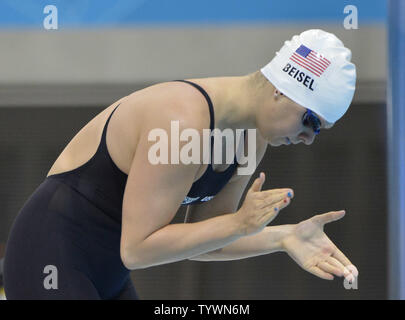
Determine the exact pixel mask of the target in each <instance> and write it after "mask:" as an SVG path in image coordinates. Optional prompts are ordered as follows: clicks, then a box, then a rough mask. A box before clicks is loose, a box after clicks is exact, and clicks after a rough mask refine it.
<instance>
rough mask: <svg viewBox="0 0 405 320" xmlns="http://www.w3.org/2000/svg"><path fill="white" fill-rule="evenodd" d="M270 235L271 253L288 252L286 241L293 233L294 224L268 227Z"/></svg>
mask: <svg viewBox="0 0 405 320" xmlns="http://www.w3.org/2000/svg"><path fill="white" fill-rule="evenodd" d="M266 228H267V229H268V233H269V244H270V245H271V246H272V248H271V252H275V251H277V252H286V251H287V249H286V245H285V244H286V240H287V239H288V238H289V237H290V235H291V234H292V233H293V229H294V225H293V224H283V225H279V226H268V227H266Z"/></svg>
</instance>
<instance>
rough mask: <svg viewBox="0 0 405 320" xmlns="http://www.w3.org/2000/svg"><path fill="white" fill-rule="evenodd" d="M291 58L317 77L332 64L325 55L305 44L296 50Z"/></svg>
mask: <svg viewBox="0 0 405 320" xmlns="http://www.w3.org/2000/svg"><path fill="white" fill-rule="evenodd" d="M290 60H292V61H294V62H295V63H296V64H298V65H300V66H301V67H303V68H305V69H307V70H308V71H309V72H311V73H313V74H314V75H316V76H317V77H320V76H321V74H322V73H323V72H324V71H325V70H326V69H327V68H328V67H329V65H330V61H329V60H328V59H326V58H325V57H324V56H323V55H321V54H320V53H317V52H315V51H314V50H311V49H309V48H308V47H306V46H304V45H303V44H302V45H301V46H300V47H299V48H298V49H297V50H295V52H294V53H293V54H292V55H291V57H290Z"/></svg>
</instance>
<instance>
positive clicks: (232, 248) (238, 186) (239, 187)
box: [186, 177, 292, 261]
mask: <svg viewBox="0 0 405 320" xmlns="http://www.w3.org/2000/svg"><path fill="white" fill-rule="evenodd" d="M246 180H249V178H248V177H245V178H242V179H240V180H239V181H236V182H233V183H228V184H227V185H226V186H225V188H224V189H223V190H221V192H220V193H219V194H218V195H217V197H216V198H214V199H213V200H211V201H208V202H206V203H204V204H202V205H198V206H189V209H188V210H187V214H186V222H197V221H201V220H203V219H207V218H210V217H213V216H217V215H220V214H221V213H223V212H236V210H237V207H238V203H239V201H240V198H241V195H242V193H243V190H244V188H245V187H246V185H247V182H246ZM210 202H211V203H210ZM291 228H292V225H280V226H267V227H265V228H264V229H263V230H262V231H260V232H259V233H256V234H254V235H250V236H244V237H241V238H239V239H237V240H235V241H233V242H232V243H230V244H228V245H226V246H224V247H222V248H218V249H216V250H213V251H210V252H206V253H203V254H200V255H197V256H194V257H191V258H189V260H194V261H226V260H238V259H244V258H249V257H255V256H259V255H264V254H269V253H273V252H278V251H284V248H283V245H282V244H283V239H284V237H285V236H287V235H289V233H290V232H291Z"/></svg>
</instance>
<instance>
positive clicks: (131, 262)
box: [120, 247, 144, 271]
mask: <svg viewBox="0 0 405 320" xmlns="http://www.w3.org/2000/svg"><path fill="white" fill-rule="evenodd" d="M120 255H121V261H122V264H123V265H124V267H125V268H127V269H128V270H131V271H132V270H137V269H143V268H144V266H142V265H141V263H140V260H139V259H137V258H136V254H135V253H134V250H128V248H124V247H121V250H120Z"/></svg>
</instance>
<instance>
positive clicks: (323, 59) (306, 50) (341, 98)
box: [260, 29, 356, 123]
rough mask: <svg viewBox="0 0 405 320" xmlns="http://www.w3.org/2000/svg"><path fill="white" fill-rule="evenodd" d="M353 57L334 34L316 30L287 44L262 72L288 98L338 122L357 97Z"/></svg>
mask: <svg viewBox="0 0 405 320" xmlns="http://www.w3.org/2000/svg"><path fill="white" fill-rule="evenodd" d="M351 57H352V53H351V51H350V50H349V49H348V48H346V47H345V46H344V45H343V43H342V41H340V40H339V39H338V38H337V37H336V36H335V35H334V34H332V33H329V32H325V31H323V30H319V29H313V30H307V31H304V32H302V33H301V34H300V35H295V36H294V37H292V39H291V40H290V41H286V42H285V43H284V46H283V47H282V48H281V49H280V51H278V52H277V53H276V56H275V57H274V58H273V60H271V61H270V62H269V63H268V64H267V65H266V66H264V67H263V68H262V69H261V70H260V71H261V72H262V73H263V75H264V76H265V77H266V78H267V79H268V80H269V81H270V82H271V83H272V84H273V85H274V86H275V87H276V88H277V89H278V90H280V91H281V92H282V93H283V94H285V95H286V96H287V97H288V98H290V99H291V100H293V101H294V102H296V103H298V104H300V105H302V106H303V107H305V108H308V109H310V110H312V111H314V112H316V113H317V114H319V115H320V116H322V117H323V118H324V119H325V120H326V121H328V122H331V123H335V122H336V121H337V120H339V119H340V118H341V117H342V116H343V115H344V114H345V112H346V111H347V109H348V108H349V106H350V103H351V101H352V99H353V95H354V90H355V85H356V67H355V65H354V64H353V63H351V62H350V59H351Z"/></svg>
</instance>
